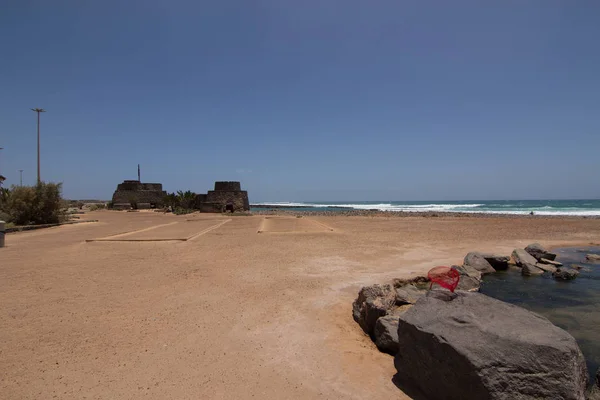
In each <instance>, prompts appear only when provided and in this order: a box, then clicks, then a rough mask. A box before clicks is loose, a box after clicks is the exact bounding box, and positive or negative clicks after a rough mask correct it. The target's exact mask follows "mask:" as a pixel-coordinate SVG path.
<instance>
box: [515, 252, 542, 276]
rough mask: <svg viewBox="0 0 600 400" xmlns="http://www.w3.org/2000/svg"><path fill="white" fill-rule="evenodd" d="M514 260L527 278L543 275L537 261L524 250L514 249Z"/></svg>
mask: <svg viewBox="0 0 600 400" xmlns="http://www.w3.org/2000/svg"><path fill="white" fill-rule="evenodd" d="M512 258H513V260H515V263H516V264H517V266H518V267H520V268H521V273H522V274H523V275H525V276H531V275H541V274H543V273H544V271H543V270H541V269H539V268H538V267H537V265H536V264H537V260H536V259H535V257H533V256H532V255H531V254H529V253H528V252H526V251H525V250H523V249H514V251H513V252H512Z"/></svg>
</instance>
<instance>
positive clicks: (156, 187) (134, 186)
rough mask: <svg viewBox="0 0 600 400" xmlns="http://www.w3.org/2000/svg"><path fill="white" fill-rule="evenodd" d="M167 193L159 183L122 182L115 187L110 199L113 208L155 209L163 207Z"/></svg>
mask: <svg viewBox="0 0 600 400" xmlns="http://www.w3.org/2000/svg"><path fill="white" fill-rule="evenodd" d="M166 195H167V192H165V191H164V190H162V184H160V183H142V182H140V181H123V183H120V184H119V185H118V186H117V190H115V193H114V194H113V197H112V203H113V208H114V209H116V210H129V209H130V208H139V209H143V208H157V207H162V206H163V205H164V201H165V196H166Z"/></svg>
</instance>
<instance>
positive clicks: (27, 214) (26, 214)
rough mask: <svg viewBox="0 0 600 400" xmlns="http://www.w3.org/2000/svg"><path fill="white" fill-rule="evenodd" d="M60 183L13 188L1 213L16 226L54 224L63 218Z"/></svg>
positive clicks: (42, 183) (3, 204)
mask: <svg viewBox="0 0 600 400" xmlns="http://www.w3.org/2000/svg"><path fill="white" fill-rule="evenodd" d="M60 191H61V184H60V183H44V182H41V183H38V184H37V185H36V186H13V187H12V188H11V190H10V193H9V195H8V198H7V200H6V201H3V203H2V211H3V212H4V213H6V214H7V215H8V216H9V220H10V222H13V223H15V224H17V225H32V224H33V225H35V224H54V223H57V222H60V221H61V220H62V219H63V218H64V212H63V207H62V206H63V202H62V198H61V195H60Z"/></svg>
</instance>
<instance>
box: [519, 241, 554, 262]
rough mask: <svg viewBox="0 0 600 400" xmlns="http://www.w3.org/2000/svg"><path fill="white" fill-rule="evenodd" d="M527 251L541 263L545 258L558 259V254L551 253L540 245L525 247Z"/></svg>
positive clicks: (534, 244) (533, 244)
mask: <svg viewBox="0 0 600 400" xmlns="http://www.w3.org/2000/svg"><path fill="white" fill-rule="evenodd" d="M525 251H526V252H528V253H529V254H531V255H532V256H533V257H535V259H536V260H538V261H541V260H542V258H545V259H546V260H554V259H555V258H556V254H554V253H551V252H549V251H548V250H546V249H545V248H544V247H543V246H542V245H541V244H539V243H532V244H530V245H529V246H527V247H525Z"/></svg>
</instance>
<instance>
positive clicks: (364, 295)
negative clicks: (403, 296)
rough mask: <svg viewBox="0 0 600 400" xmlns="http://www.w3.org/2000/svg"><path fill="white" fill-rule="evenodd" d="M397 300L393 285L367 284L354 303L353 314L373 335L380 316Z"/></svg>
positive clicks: (363, 327)
mask: <svg viewBox="0 0 600 400" xmlns="http://www.w3.org/2000/svg"><path fill="white" fill-rule="evenodd" d="M395 302H396V292H395V291H394V290H393V288H392V286H391V285H373V286H365V287H363V288H362V289H361V290H360V291H359V292H358V297H357V298H356V300H354V303H353V304H352V316H353V318H354V320H355V321H356V322H358V324H359V325H360V327H361V328H362V329H363V331H365V333H367V334H369V335H373V331H374V329H375V323H376V322H377V319H378V318H379V317H383V316H384V315H386V314H387V311H388V310H390V309H391V308H392V307H393V306H394V304H395Z"/></svg>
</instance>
